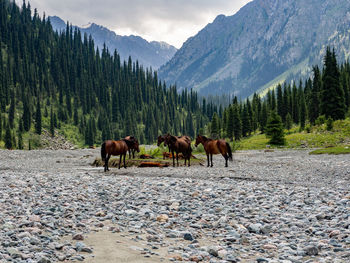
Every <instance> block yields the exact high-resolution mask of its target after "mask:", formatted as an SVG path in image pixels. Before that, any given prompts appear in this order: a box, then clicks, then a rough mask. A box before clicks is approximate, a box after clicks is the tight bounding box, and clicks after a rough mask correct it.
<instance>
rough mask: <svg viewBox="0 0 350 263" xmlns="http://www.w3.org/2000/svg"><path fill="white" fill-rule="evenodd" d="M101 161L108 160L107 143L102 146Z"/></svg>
mask: <svg viewBox="0 0 350 263" xmlns="http://www.w3.org/2000/svg"><path fill="white" fill-rule="evenodd" d="M101 159H102V161H104V160H106V142H104V143H102V145H101Z"/></svg>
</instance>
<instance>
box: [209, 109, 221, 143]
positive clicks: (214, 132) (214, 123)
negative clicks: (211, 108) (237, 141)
mask: <svg viewBox="0 0 350 263" xmlns="http://www.w3.org/2000/svg"><path fill="white" fill-rule="evenodd" d="M218 136H219V120H218V115H217V113H216V112H214V114H213V118H212V120H211V137H213V138H218Z"/></svg>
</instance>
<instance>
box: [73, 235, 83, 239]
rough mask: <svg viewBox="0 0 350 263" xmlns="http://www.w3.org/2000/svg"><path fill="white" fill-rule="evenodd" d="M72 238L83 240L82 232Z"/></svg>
mask: <svg viewBox="0 0 350 263" xmlns="http://www.w3.org/2000/svg"><path fill="white" fill-rule="evenodd" d="M72 239H73V240H84V236H83V235H82V234H75V235H74V236H73V238H72Z"/></svg>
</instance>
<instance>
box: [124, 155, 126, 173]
mask: <svg viewBox="0 0 350 263" xmlns="http://www.w3.org/2000/svg"><path fill="white" fill-rule="evenodd" d="M125 157H126V153H124V168H125V169H126V164H125Z"/></svg>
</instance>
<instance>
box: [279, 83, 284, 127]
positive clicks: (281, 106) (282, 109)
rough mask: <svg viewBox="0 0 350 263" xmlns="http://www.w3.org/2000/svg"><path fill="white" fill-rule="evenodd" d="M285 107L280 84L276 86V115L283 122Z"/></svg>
mask: <svg viewBox="0 0 350 263" xmlns="http://www.w3.org/2000/svg"><path fill="white" fill-rule="evenodd" d="M285 108H286V107H285V105H284V100H283V92H282V86H281V84H278V86H277V113H278V115H279V116H281V118H282V121H284V120H285V117H286V116H285Z"/></svg>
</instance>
